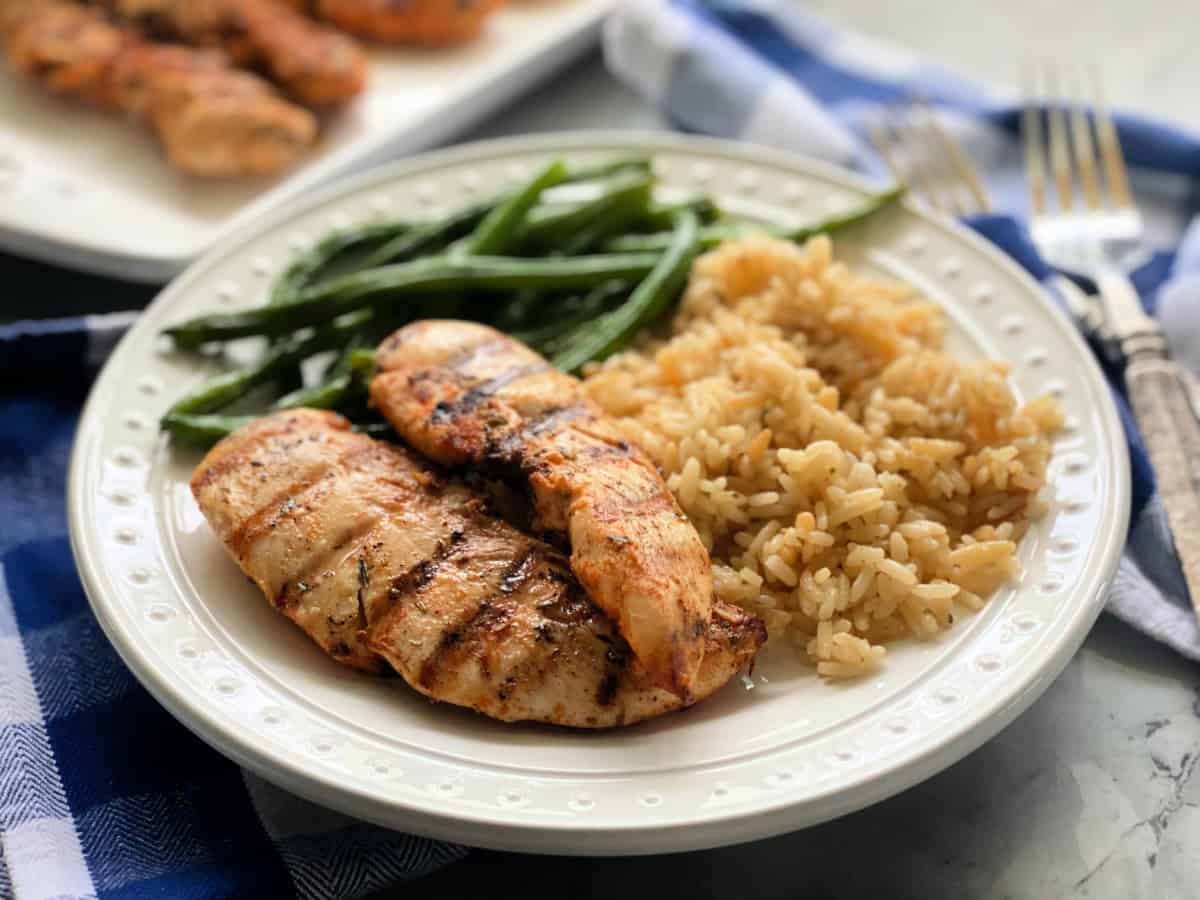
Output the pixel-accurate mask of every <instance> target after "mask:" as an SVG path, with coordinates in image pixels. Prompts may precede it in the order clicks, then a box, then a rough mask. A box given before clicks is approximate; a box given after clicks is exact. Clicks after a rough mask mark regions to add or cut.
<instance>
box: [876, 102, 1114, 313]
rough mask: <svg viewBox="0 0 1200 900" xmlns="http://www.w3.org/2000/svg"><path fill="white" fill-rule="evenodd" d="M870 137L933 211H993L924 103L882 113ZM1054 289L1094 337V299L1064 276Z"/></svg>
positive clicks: (972, 170) (959, 148) (973, 171)
mask: <svg viewBox="0 0 1200 900" xmlns="http://www.w3.org/2000/svg"><path fill="white" fill-rule="evenodd" d="M870 137H871V141H872V143H873V144H874V145H875V149H876V150H877V151H878V153H879V156H880V158H881V159H883V161H884V164H885V165H886V166H887V167H888V169H889V171H890V172H891V173H892V177H893V178H895V179H896V181H898V182H899V183H901V184H903V185H905V186H906V187H907V188H908V190H909V193H910V195H911V196H913V197H915V198H916V199H918V200H919V201H920V202H922V203H923V204H924V205H925V206H927V207H929V208H930V209H932V210H933V211H935V212H939V213H945V214H949V215H963V216H965V215H973V214H976V213H987V212H991V210H992V203H991V200H990V198H989V197H988V193H987V188H986V187H985V185H984V181H983V178H982V177H981V176H980V174H979V171H978V169H977V168H976V167H975V164H974V163H973V162H972V161H971V157H970V155H969V154H968V153H967V151H966V148H965V147H963V145H962V143H961V142H960V141H958V140H957V139H956V138H955V137H954V135H953V134H952V133H951V132H950V131H949V130H947V129H946V128H945V127H944V126H943V125H942V123H941V122H940V121H939V120H938V117H937V113H936V112H935V111H934V109H933V107H932V106H931V105H930V104H929V103H928V102H927V101H925V100H924V99H921V98H916V99H914V100H913V102H911V103H909V104H904V105H896V106H892V107H890V108H888V109H886V110H885V111H884V113H883V115H882V117H881V118H880V120H879V121H878V122H877V123H876V124H875V126H874V127H873V128H872V129H871V130H870ZM1053 282H1054V287H1055V289H1056V290H1057V291H1058V293H1059V296H1061V297H1062V298H1063V300H1064V302H1065V303H1066V306H1067V309H1068V310H1069V312H1070V313H1071V316H1072V317H1073V318H1074V319H1075V323H1076V325H1078V326H1079V328H1080V329H1081V330H1082V331H1083V332H1084V333H1086V334H1089V335H1093V334H1095V335H1098V334H1099V333H1100V329H1101V325H1102V323H1103V314H1102V313H1101V310H1100V306H1099V304H1098V303H1097V301H1096V298H1095V297H1092V296H1089V295H1088V294H1086V293H1085V292H1084V291H1083V290H1082V289H1081V288H1080V287H1079V286H1078V285H1076V284H1075V282H1073V281H1071V279H1069V278H1066V277H1065V276H1062V275H1056V276H1055V277H1054V279H1053Z"/></svg>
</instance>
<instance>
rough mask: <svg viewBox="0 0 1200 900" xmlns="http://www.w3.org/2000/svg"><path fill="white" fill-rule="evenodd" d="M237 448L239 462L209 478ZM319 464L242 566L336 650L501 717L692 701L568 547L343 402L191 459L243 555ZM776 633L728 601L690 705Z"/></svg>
mask: <svg viewBox="0 0 1200 900" xmlns="http://www.w3.org/2000/svg"><path fill="white" fill-rule="evenodd" d="M289 448H290V449H289ZM229 458H238V459H240V460H242V465H241V467H235V468H232V469H229V468H227V469H226V473H225V474H224V475H223V476H221V477H219V478H216V479H214V478H212V477H211V473H210V469H211V468H215V467H217V466H220V465H222V463H223V462H226V461H227V460H228V459H229ZM322 460H324V461H326V462H329V463H330V464H331V465H332V466H333V469H334V474H333V476H332V477H330V478H329V479H328V483H329V485H330V487H329V489H328V490H326V491H322V492H321V493H319V494H318V495H314V496H312V497H311V498H309V501H308V505H307V507H306V508H305V509H304V510H303V513H302V517H300V518H297V516H296V515H295V514H293V515H292V516H291V517H288V518H286V519H284V520H282V521H281V522H280V525H279V531H278V533H276V534H273V533H271V532H269V531H267V532H262V536H261V539H260V541H259V542H256V543H255V544H254V545H253V546H250V547H248V548H247V550H248V551H249V552H248V553H247V554H245V555H244V556H242V557H240V558H238V561H239V562H240V564H241V565H242V566H243V569H244V570H245V572H246V574H247V575H248V576H250V577H251V579H252V580H253V581H254V582H255V583H257V584H258V585H259V586H260V588H261V589H262V590H263V592H264V593H266V594H268V599H273V598H272V597H271V596H270V593H273V592H275V591H277V590H280V589H281V590H282V591H283V593H285V594H286V595H287V596H288V597H289V598H292V599H293V600H299V599H301V598H302V600H303V602H292V603H289V604H287V605H286V606H285V607H284V608H283V609H282V610H281V611H282V612H283V613H284V614H285V615H287V616H288V617H289V618H291V619H293V621H294V622H296V624H297V625H299V626H300V627H301V628H303V629H304V630H305V631H306V632H308V634H309V635H310V636H311V637H312V638H313V640H314V641H316V642H317V643H318V644H319V645H320V646H321V647H322V648H323V649H324V650H325V651H326V652H327V653H328V654H329V655H330V657H331V658H333V659H335V660H337V661H338V662H340V663H343V664H345V665H348V666H352V667H355V668H358V669H364V670H368V671H381V670H382V669H383V667H384V660H386V663H387V664H390V665H391V666H392V667H394V668H395V670H396V671H397V672H399V673H400V674H401V676H402V677H403V678H404V679H405V681H407V682H408V683H409V684H410V685H411V686H413V687H414V688H416V689H417V690H419V691H421V692H422V693H424V694H426V695H427V696H429V697H431V698H433V699H436V700H444V701H447V702H451V703H455V704H458V705H461V706H466V707H470V708H473V709H475V710H478V711H479V712H482V713H484V714H486V715H489V716H492V717H495V718H499V719H502V720H504V721H517V720H536V721H544V722H550V723H555V724H560V725H568V726H573V727H587V728H599V727H611V726H615V725H620V724H627V723H630V722H634V721H639V720H641V719H645V718H648V717H651V716H655V715H658V714H661V713H663V712H667V711H670V710H673V709H679V708H681V707H682V706H685V705H687V703H685V702H684V701H683V700H681V699H680V698H679V697H677V696H673V695H671V694H669V693H667V692H666V691H663V690H661V689H660V688H658V687H656V686H655V685H654V683H653V682H651V681H650V680H649V679H648V678H647V677H646V675H645V674H644V672H643V670H642V668H641V667H640V666H638V665H635V664H634V661H633V654H632V653H631V652H630V649H629V646H628V644H627V643H626V641H625V640H624V639H623V638H622V637H621V636H620V635H619V634H618V633H617V632H616V630H615V628H614V626H613V624H612V622H611V621H610V620H609V619H608V618H607V617H606V616H605V615H604V614H603V613H602V612H601V611H600V610H599V609H598V608H597V607H596V606H595V605H594V604H593V603H592V602H591V600H590V599H589V598H588V596H587V594H586V593H585V591H584V590H583V589H582V588H581V586H580V585H579V583H578V582H577V581H576V580H575V578H574V577H573V575H572V573H571V570H570V568H569V566H568V563H567V560H566V558H565V557H564V556H562V555H561V554H560V553H558V552H557V551H555V550H554V549H553V548H552V547H550V546H549V545H547V544H545V543H544V542H542V541H539V540H537V539H534V538H531V537H529V536H527V535H524V534H521V533H520V532H518V531H516V530H515V529H514V528H513V527H512V526H510V525H508V524H507V523H505V522H504V521H503V520H500V519H497V518H495V517H493V516H491V515H489V514H488V513H486V512H485V509H484V507H485V505H484V503H483V501H482V498H481V497H480V496H479V495H478V494H477V493H476V492H474V491H472V490H470V489H468V488H466V487H465V486H464V485H462V484H461V483H458V482H455V481H453V480H448V479H444V478H442V477H441V476H439V475H438V474H437V473H436V472H434V471H433V470H432V469H431V468H430V467H428V466H426V465H425V464H424V463H422V462H421V461H419V460H417V459H416V458H415V457H413V456H412V455H411V454H409V453H408V452H407V451H405V450H403V449H401V448H398V447H392V446H389V445H387V444H384V443H382V442H377V441H373V440H372V439H370V438H368V437H365V436H363V435H358V434H354V433H352V432H351V431H350V430H349V423H347V422H346V421H345V420H344V419H342V418H341V417H340V416H337V415H336V414H333V413H325V412H316V411H309V410H301V411H294V412H289V413H277V414H274V415H272V416H270V417H267V418H266V419H263V420H259V421H258V422H256V423H253V424H251V425H249V426H247V427H246V428H244V429H242V430H241V431H239V432H237V433H236V434H234V435H233V436H231V437H230V438H227V439H226V440H225V441H223V442H222V443H221V444H218V445H217V447H215V448H214V449H213V450H212V451H210V454H209V456H208V457H206V459H205V460H204V462H202V463H201V464H200V466H199V467H198V468H197V471H196V473H195V477H194V483H193V487H194V489H195V491H196V499H197V502H198V503H199V505H200V508H201V510H202V511H203V512H204V514H205V517H206V518H207V519H208V520H209V522H210V523H211V524H212V525H213V527H214V529H215V530H216V531H217V533H218V535H219V536H220V537H222V539H224V540H225V542H226V546H227V548H228V549H229V550H230V552H231V555H232V550H233V548H232V546H230V544H229V537H230V536H231V535H232V534H233V533H234V532H235V531H238V530H239V529H241V528H243V526H244V521H243V520H244V519H245V518H247V517H249V516H251V515H254V514H255V513H257V512H258V511H259V508H260V506H261V502H260V498H261V497H263V496H267V497H271V496H275V495H277V494H278V493H279V492H280V491H281V489H282V488H283V487H284V486H287V485H289V484H294V483H295V482H296V481H297V480H300V479H302V478H303V477H304V476H305V474H306V473H310V472H311V471H312V469H313V468H314V465H315V464H316V463H318V462H320V461H322ZM256 461H257V462H260V463H262V464H263V465H262V466H261V467H254V466H253V463H254V462H256ZM347 461H349V462H347ZM263 477H265V478H266V479H267V480H266V481H265V482H264V481H260V478H263ZM370 525H373V526H374V527H373V528H372V527H368V526H370ZM339 526H340V527H341V531H340V532H339V531H338V529H339ZM359 530H361V531H364V533H363V534H361V535H360V536H359V537H357V538H355V537H351V538H350V539H347V537H346V535H347V534H350V533H352V532H355V531H359ZM317 545H319V546H317ZM309 546H312V547H313V549H309V550H305V549H304V548H306V547H309ZM331 553H332V554H335V556H333V557H332V558H331V557H330V554H331ZM323 567H327V568H323ZM312 568H316V569H319V571H317V572H308V571H304V570H307V569H312ZM764 639H765V630H764V629H763V627H762V624H761V622H758V620H756V619H753V618H752V617H750V616H749V615H747V614H746V613H744V612H742V611H741V610H738V609H736V608H726V607H725V606H724V604H720V603H718V604H717V605H716V607H715V608H714V614H713V621H712V626H711V627H710V629H709V630H708V632H707V633H706V636H705V642H706V643H705V646H706V647H707V651H706V653H705V657H704V662H703V664H702V667H701V670H700V673H699V675H698V678H697V681H696V684H695V688H694V690H693V694H692V697H691V700H693V701H694V700H696V699H700V698H703V697H704V696H707V695H708V694H710V693H712V692H713V691H714V690H716V689H717V688H719V687H720V686H721V685H723V684H724V683H725V681H727V680H728V679H729V678H730V677H731V676H732V675H733V674H734V673H735V672H736V671H737V670H738V669H740V668H742V667H743V666H744V665H745V664H746V663H748V662H750V660H751V659H752V658H753V655H754V653H755V652H756V651H757V649H758V647H759V646H760V645H761V643H762V641H763V640H764Z"/></svg>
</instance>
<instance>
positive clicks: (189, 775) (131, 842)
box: [0, 314, 466, 900]
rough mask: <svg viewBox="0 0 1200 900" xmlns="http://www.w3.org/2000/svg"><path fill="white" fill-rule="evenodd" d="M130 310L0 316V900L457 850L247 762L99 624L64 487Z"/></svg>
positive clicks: (319, 876) (262, 894)
mask: <svg viewBox="0 0 1200 900" xmlns="http://www.w3.org/2000/svg"><path fill="white" fill-rule="evenodd" d="M131 321H132V316H131V315H129V314H118V315H113V316H106V317H91V318H86V319H71V320H58V321H50V322H28V323H23V324H18V325H10V326H0V898H16V900H51V898H53V900H75V898H99V900H126V898H128V900H142V898H150V897H161V898H164V900H242V898H245V900H269V898H277V897H298V898H305V900H308V898H311V900H334V898H344V897H358V896H362V895H363V894H365V893H368V892H370V891H374V890H378V889H380V888H383V887H386V886H388V885H392V884H396V883H399V882H402V881H405V880H409V879H412V878H416V877H419V876H421V875H424V874H426V873H428V872H431V871H433V870H434V869H436V868H439V867H440V866H442V865H444V864H446V863H449V862H451V861H453V860H456V859H458V858H459V857H461V856H462V855H463V854H464V853H465V852H466V851H465V850H464V849H463V848H461V847H456V846H453V845H449V844H442V843H438V842H436V841H429V840H425V839H424V838H416V837H412V836H409V835H405V834H400V833H397V832H393V831H387V830H385V829H382V828H376V827H373V826H369V825H365V824H363V823H361V822H357V821H355V820H352V819H348V818H345V817H343V816H340V815H337V814H335V813H332V812H329V811H328V810H324V809H321V808H319V807H316V806H313V805H311V804H309V803H306V802H305V801H303V800H300V799H298V798H296V797H293V796H291V795H289V794H286V793H284V792H283V791H280V790H278V789H277V788H274V787H273V786H271V785H269V784H267V783H265V782H263V781H261V780H260V779H258V778H255V777H254V776H252V775H250V774H249V773H247V772H244V771H242V770H241V769H239V768H238V767H237V766H236V765H234V764H233V763H232V762H230V761H229V760H227V759H225V758H224V757H223V756H221V755H220V754H219V753H217V752H216V751H215V750H212V749H211V748H209V747H208V746H207V745H206V744H204V743H203V742H201V741H200V739H199V738H197V737H195V736H194V735H192V734H191V732H189V731H188V730H187V729H185V728H184V727H183V726H182V725H180V724H179V723H178V722H176V721H175V720H174V719H173V718H171V716H170V715H169V714H168V713H167V712H166V711H165V710H164V709H163V708H162V707H160V706H159V705H158V704H157V703H156V702H155V701H154V700H153V699H152V698H151V697H150V695H149V694H147V693H146V692H145V690H143V689H142V688H141V686H140V685H139V684H138V683H137V682H136V681H135V680H134V678H133V676H132V675H131V674H130V672H129V670H128V669H126V668H125V666H124V664H123V663H122V662H121V660H120V659H119V658H118V657H117V654H116V652H115V651H114V650H113V648H112V646H111V645H110V644H109V643H108V641H107V639H106V638H105V637H104V635H103V633H102V632H101V631H100V628H99V626H98V625H97V624H96V620H95V618H93V616H92V614H91V611H90V610H89V609H88V605H87V600H86V599H85V597H84V595H83V590H82V588H81V587H80V584H79V579H78V576H77V575H76V573H75V566H74V563H73V562H72V559H71V548H70V546H69V544H68V541H67V523H66V512H65V508H64V507H65V504H64V502H63V497H64V492H65V488H66V468H67V457H68V455H69V452H70V448H71V441H72V439H73V437H74V432H75V426H76V422H77V420H78V416H79V411H80V407H81V405H82V403H83V400H84V397H85V395H86V392H87V388H88V386H89V384H90V383H91V380H92V378H93V376H94V375H95V371H96V367H97V366H98V365H99V364H100V363H101V362H102V361H103V360H104V358H105V357H106V356H107V355H108V352H109V351H110V350H111V349H112V346H113V344H114V343H115V340H116V339H117V338H118V337H119V336H120V335H121V334H122V333H123V332H124V330H125V328H126V327H128V325H129V324H130V322H131Z"/></svg>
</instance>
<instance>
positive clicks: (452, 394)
mask: <svg viewBox="0 0 1200 900" xmlns="http://www.w3.org/2000/svg"><path fill="white" fill-rule="evenodd" d="M376 363H377V366H378V374H377V375H376V376H375V378H374V379H373V380H372V382H371V399H372V400H373V402H374V403H375V405H376V406H378V407H379V409H380V410H382V412H383V414H384V416H386V417H387V419H388V421H390V422H391V423H392V425H393V427H395V429H396V430H397V431H398V432H399V433H400V435H401V436H402V437H403V438H404V439H405V440H406V441H408V443H410V444H411V445H412V446H413V447H415V448H416V449H417V450H419V451H420V452H421V453H424V454H425V455H426V456H428V457H429V458H431V459H433V460H435V461H437V462H440V463H443V464H446V465H450V466H462V465H471V466H484V467H491V468H493V469H494V470H495V471H498V472H501V473H503V474H507V475H512V474H516V475H519V477H521V478H523V479H524V480H525V482H526V484H527V485H528V488H529V491H530V493H531V496H532V500H533V506H534V510H535V512H536V519H535V522H534V525H535V527H536V528H537V529H538V530H540V531H542V532H544V533H549V534H565V535H567V536H568V537H569V539H570V544H571V569H572V570H573V571H574V573H575V576H576V577H577V578H578V579H579V582H580V583H581V584H582V585H583V586H584V588H585V589H586V590H587V592H588V594H589V596H590V597H591V598H592V600H593V601H594V602H595V603H596V605H597V606H599V607H600V608H601V609H602V610H604V612H605V613H607V614H608V615H609V616H610V617H612V619H613V620H614V621H615V622H616V623H617V627H618V629H619V631H620V633H621V635H622V636H623V637H624V638H625V639H626V640H627V641H628V642H629V644H630V646H631V647H632V648H633V652H634V654H635V655H636V656H637V658H638V660H639V661H640V662H641V664H642V665H643V666H644V667H645V669H646V671H647V672H648V673H649V675H650V677H651V678H652V679H653V680H654V681H655V683H656V684H658V685H659V686H661V687H663V688H665V689H666V690H669V691H671V692H673V693H675V694H677V695H679V696H680V697H682V698H684V699H687V697H688V696H689V693H690V692H691V691H692V690H693V689H694V686H695V681H696V676H697V672H698V671H699V669H700V663H701V661H702V660H703V658H704V653H705V635H706V634H707V633H708V623H709V614H710V610H711V605H712V594H713V587H712V564H711V562H710V560H709V557H708V552H707V551H706V550H705V548H704V544H703V543H701V541H700V537H699V535H697V534H696V530H695V528H693V527H692V525H691V523H689V522H688V521H687V519H686V518H685V517H684V515H683V513H682V512H681V511H680V509H679V506H678V504H676V502H675V499H674V498H673V497H672V495H671V492H670V491H669V490H668V489H667V486H666V484H664V483H663V480H662V478H661V476H660V475H659V474H658V471H657V470H656V469H655V467H654V465H653V463H651V462H650V460H649V459H648V458H647V457H646V456H645V454H643V453H642V452H641V451H640V450H638V449H637V448H635V447H632V446H630V445H629V444H628V443H627V442H626V441H624V440H622V438H621V436H620V434H619V433H618V431H617V429H616V427H615V425H613V424H612V423H611V422H610V421H609V420H608V419H607V418H606V417H605V416H604V415H603V414H602V413H601V412H600V410H599V409H598V408H597V407H596V406H595V405H594V404H593V403H591V401H589V400H587V399H586V398H585V397H584V396H583V394H582V392H581V390H580V386H579V382H578V381H577V380H576V379H574V378H572V377H571V376H569V375H565V374H563V373H562V372H559V371H557V370H555V369H554V368H553V367H551V366H550V364H549V363H548V362H546V360H544V359H543V358H542V357H540V356H538V355H537V354H536V353H534V352H533V351H532V350H530V349H529V348H527V347H525V346H523V345H522V344H520V343H518V342H517V341H514V340H513V339H511V338H509V337H506V336H505V335H503V334H501V333H500V332H498V331H496V330H494V329H492V328H488V327H486V326H483V325H477V324H474V323H470V322H454V321H424V322H416V323H414V324H412V325H408V326H406V327H404V328H402V329H400V330H399V331H397V332H396V333H395V334H393V335H392V336H391V337H389V338H388V339H387V340H385V341H384V342H383V344H382V346H381V347H380V348H379V352H378V353H377V354H376Z"/></svg>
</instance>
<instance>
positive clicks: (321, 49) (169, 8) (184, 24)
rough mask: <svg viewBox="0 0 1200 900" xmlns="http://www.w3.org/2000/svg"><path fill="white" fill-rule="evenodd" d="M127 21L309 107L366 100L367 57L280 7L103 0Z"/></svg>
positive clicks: (245, 1)
mask: <svg viewBox="0 0 1200 900" xmlns="http://www.w3.org/2000/svg"><path fill="white" fill-rule="evenodd" d="M103 4H104V6H105V7H106V8H107V9H109V11H110V12H111V13H112V14H113V15H114V16H116V17H117V18H118V19H120V20H121V21H124V22H130V23H134V24H136V25H138V26H139V27H142V28H144V29H145V30H146V31H147V32H148V33H149V34H151V35H154V36H157V37H162V38H164V39H166V40H178V41H183V42H185V43H188V44H192V45H194V46H197V47H213V48H217V49H220V50H222V51H223V52H224V53H225V54H226V55H227V56H228V57H229V58H230V59H231V60H232V61H233V63H234V64H235V65H238V66H245V67H247V68H252V69H255V70H258V71H261V72H263V73H265V74H266V75H268V76H269V77H270V78H271V80H273V81H274V82H275V83H276V84H278V85H279V86H280V87H281V88H283V89H284V90H285V91H287V93H289V94H291V95H292V96H293V97H295V98H296V99H297V100H299V101H300V102H301V103H305V104H308V105H310V106H330V105H333V104H338V103H344V102H346V101H347V100H349V99H351V98H352V97H354V96H355V95H357V94H358V93H360V92H361V91H362V89H363V87H364V86H365V85H366V81H367V59H366V54H365V53H364V52H363V50H362V49H361V48H360V47H359V46H358V44H357V43H355V42H354V40H353V39H351V38H349V37H347V36H346V35H344V34H342V33H341V32H339V31H337V30H336V29H333V28H329V27H326V26H324V25H320V24H318V23H316V22H314V21H312V20H311V19H309V18H307V17H306V16H304V15H303V14H302V13H300V12H297V11H296V10H294V9H292V8H291V7H290V6H288V5H287V4H286V3H281V2H278V0H103Z"/></svg>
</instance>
